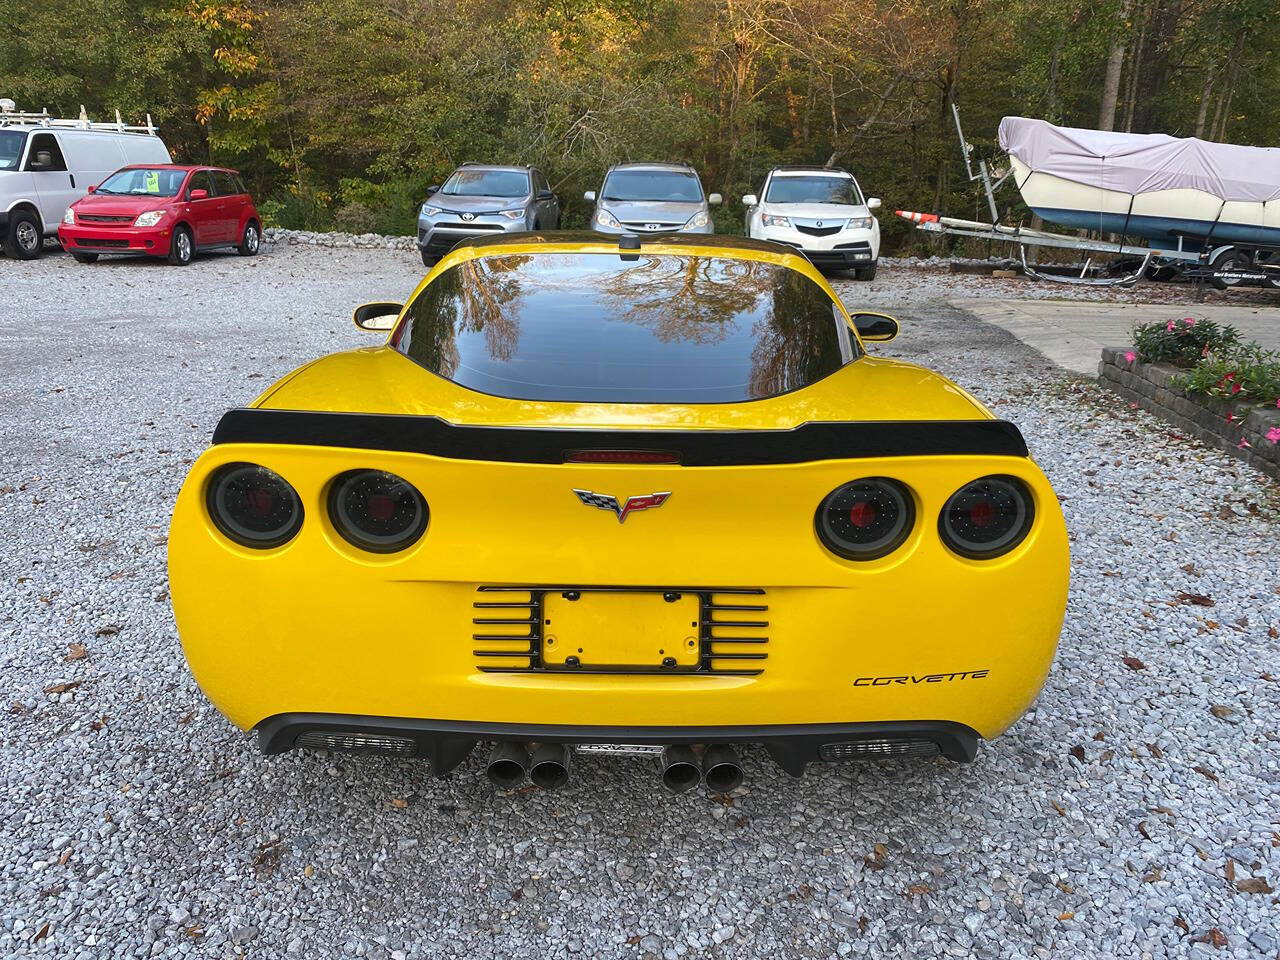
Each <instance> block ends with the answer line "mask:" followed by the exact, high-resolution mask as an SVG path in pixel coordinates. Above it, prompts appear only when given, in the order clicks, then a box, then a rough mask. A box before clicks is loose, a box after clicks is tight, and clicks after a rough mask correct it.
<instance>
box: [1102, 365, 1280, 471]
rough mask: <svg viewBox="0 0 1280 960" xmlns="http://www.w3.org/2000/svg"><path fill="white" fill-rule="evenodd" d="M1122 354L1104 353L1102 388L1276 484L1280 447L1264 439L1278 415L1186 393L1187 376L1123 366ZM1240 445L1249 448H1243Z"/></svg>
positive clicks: (1278, 424)
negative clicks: (1234, 457) (1273, 480)
mask: <svg viewBox="0 0 1280 960" xmlns="http://www.w3.org/2000/svg"><path fill="white" fill-rule="evenodd" d="M1126 353H1128V348H1126V347H1119V348H1113V347H1106V348H1104V349H1103V351H1102V362H1101V363H1099V364H1098V378H1099V379H1100V380H1101V381H1102V384H1103V386H1106V387H1108V388H1110V389H1111V390H1114V391H1115V392H1116V393H1118V394H1120V395H1121V396H1122V397H1124V398H1125V399H1127V400H1130V401H1132V402H1134V403H1137V404H1138V405H1139V406H1140V407H1142V408H1143V409H1144V410H1147V411H1148V412H1150V413H1154V414H1155V415H1156V416H1158V417H1161V418H1162V419H1164V420H1168V421H1169V422H1170V423H1172V424H1173V425H1174V426H1176V427H1177V428H1178V429H1179V430H1180V431H1182V432H1183V433H1185V434H1187V435H1188V436H1192V437H1195V438H1196V439H1197V440H1199V441H1200V442H1201V443H1206V444H1208V445H1210V446H1213V447H1218V448H1219V449H1221V450H1225V451H1227V452H1228V453H1230V454H1232V455H1234V456H1236V457H1239V458H1240V459H1241V460H1243V461H1245V462H1246V463H1248V464H1249V465H1250V466H1253V467H1256V468H1257V469H1259V470H1261V471H1262V472H1263V473H1265V474H1267V475H1268V476H1270V477H1273V478H1274V479H1276V480H1280V444H1277V443H1272V442H1271V441H1270V440H1268V439H1267V432H1268V431H1270V430H1271V429H1273V428H1280V410H1267V409H1263V408H1259V407H1257V406H1254V405H1250V404H1246V403H1229V402H1228V401H1226V400H1219V399H1217V398H1216V397H1206V396H1204V395H1203V394H1198V393H1188V392H1187V391H1186V390H1184V389H1183V388H1182V386H1181V381H1182V377H1183V376H1184V375H1185V373H1186V371H1185V370H1180V369H1178V368H1177V367H1175V366H1172V365H1170V364H1167V363H1143V362H1141V361H1140V360H1135V361H1133V363H1126V362H1125V354H1126ZM1229 417H1232V418H1234V419H1230V420H1229V419H1228V418H1229ZM1241 417H1243V418H1244V419H1243V420H1241V419H1240V418H1241ZM1241 440H1244V441H1245V442H1246V443H1247V444H1248V446H1246V447H1242V446H1241V445H1240V441H1241Z"/></svg>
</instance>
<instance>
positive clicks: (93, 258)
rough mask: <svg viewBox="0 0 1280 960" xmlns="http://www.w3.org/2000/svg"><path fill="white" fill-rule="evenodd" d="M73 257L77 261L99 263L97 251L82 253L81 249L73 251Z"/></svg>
mask: <svg viewBox="0 0 1280 960" xmlns="http://www.w3.org/2000/svg"><path fill="white" fill-rule="evenodd" d="M71 259H72V260H74V261H75V262H76V263H97V262H98V255H97V254H96V253H81V252H80V251H79V250H73V251H71Z"/></svg>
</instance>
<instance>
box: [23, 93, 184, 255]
mask: <svg viewBox="0 0 1280 960" xmlns="http://www.w3.org/2000/svg"><path fill="white" fill-rule="evenodd" d="M169 162H171V160H170V157H169V150H168V148H167V147H165V145H164V143H163V142H162V141H161V140H160V137H159V136H157V134H156V131H155V128H154V127H153V126H152V125H151V124H150V118H148V124H147V126H146V127H126V126H125V125H124V124H121V123H115V124H104V123H90V122H89V120H88V118H87V117H85V116H84V115H83V114H82V115H81V117H80V118H79V119H76V120H58V119H55V118H53V117H50V116H48V115H47V114H43V113H39V114H35V113H17V112H15V111H14V109H13V101H11V100H5V101H0V243H2V244H3V246H4V252H5V253H6V254H8V255H9V256H11V257H15V258H17V259H20V260H34V259H35V258H36V257H38V256H40V252H41V250H42V249H43V247H44V239H45V237H56V236H57V234H58V224H60V223H61V222H62V217H63V214H65V213H66V212H67V207H69V206H70V205H71V204H72V203H74V202H75V201H77V200H79V199H80V198H81V197H83V196H84V195H85V194H87V193H88V192H89V188H90V187H95V186H97V185H98V184H99V183H101V182H102V181H103V180H105V179H106V178H107V177H108V176H110V175H111V174H112V173H114V172H115V171H116V170H119V169H120V168H121V167H124V166H128V165H129V164H132V163H169Z"/></svg>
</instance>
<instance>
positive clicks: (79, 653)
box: [62, 643, 89, 663]
mask: <svg viewBox="0 0 1280 960" xmlns="http://www.w3.org/2000/svg"><path fill="white" fill-rule="evenodd" d="M67 649H68V651H69V652H68V653H67V655H66V656H65V657H63V658H62V662H63V663H70V662H71V661H72V660H83V659H84V658H85V657H87V656H88V655H89V649H88V647H86V646H85V645H84V644H83V643H68V644H67Z"/></svg>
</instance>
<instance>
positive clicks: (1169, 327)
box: [1164, 320, 1173, 333]
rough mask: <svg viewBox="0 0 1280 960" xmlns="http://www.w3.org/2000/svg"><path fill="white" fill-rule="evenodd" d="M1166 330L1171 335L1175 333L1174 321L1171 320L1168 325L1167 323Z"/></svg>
mask: <svg viewBox="0 0 1280 960" xmlns="http://www.w3.org/2000/svg"><path fill="white" fill-rule="evenodd" d="M1164 328H1165V329H1166V330H1168V331H1169V332H1170V333H1172V332H1173V321H1172V320H1170V321H1169V322H1168V323H1166V324H1165V326H1164Z"/></svg>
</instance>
